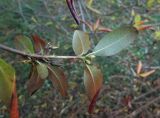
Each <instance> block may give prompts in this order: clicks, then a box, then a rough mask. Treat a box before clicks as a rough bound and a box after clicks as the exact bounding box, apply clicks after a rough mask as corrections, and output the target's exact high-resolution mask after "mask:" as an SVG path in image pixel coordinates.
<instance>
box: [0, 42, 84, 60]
mask: <svg viewBox="0 0 160 118" xmlns="http://www.w3.org/2000/svg"><path fill="white" fill-rule="evenodd" d="M0 49H2V50H5V51H8V52H11V53H15V54H18V55H21V56H23V57H28V58H31V59H44V60H51V59H82V57H80V56H56V55H39V54H29V53H26V52H24V51H20V50H17V49H14V48H10V47H8V46H5V45H3V44H0Z"/></svg>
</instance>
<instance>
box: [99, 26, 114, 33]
mask: <svg viewBox="0 0 160 118" xmlns="http://www.w3.org/2000/svg"><path fill="white" fill-rule="evenodd" d="M98 30H99V31H101V32H111V31H112V30H111V29H109V28H106V27H103V26H99V27H98Z"/></svg>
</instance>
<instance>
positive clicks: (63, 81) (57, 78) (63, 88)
mask: <svg viewBox="0 0 160 118" xmlns="http://www.w3.org/2000/svg"><path fill="white" fill-rule="evenodd" d="M48 70H49V79H50V80H51V82H52V84H53V85H54V86H55V87H56V89H57V90H58V91H59V92H60V94H61V95H62V96H67V88H68V84H67V78H66V76H65V74H64V72H63V70H62V69H61V68H59V67H48Z"/></svg>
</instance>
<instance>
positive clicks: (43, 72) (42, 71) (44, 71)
mask: <svg viewBox="0 0 160 118" xmlns="http://www.w3.org/2000/svg"><path fill="white" fill-rule="evenodd" d="M37 71H38V75H39V76H40V78H42V79H46V78H47V77H48V68H47V65H46V64H43V63H41V62H38V65H37Z"/></svg>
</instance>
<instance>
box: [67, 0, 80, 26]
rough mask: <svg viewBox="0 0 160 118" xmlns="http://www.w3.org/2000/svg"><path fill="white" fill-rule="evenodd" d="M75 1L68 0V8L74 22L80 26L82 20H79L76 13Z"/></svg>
mask: <svg viewBox="0 0 160 118" xmlns="http://www.w3.org/2000/svg"><path fill="white" fill-rule="evenodd" d="M73 1H74V0H66V2H67V5H68V8H69V10H70V12H71V14H72V16H73V18H74V20H75V21H76V23H77V24H78V25H79V24H80V19H79V16H78V14H77V12H76V9H75V7H74V4H73Z"/></svg>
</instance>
